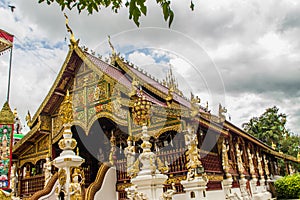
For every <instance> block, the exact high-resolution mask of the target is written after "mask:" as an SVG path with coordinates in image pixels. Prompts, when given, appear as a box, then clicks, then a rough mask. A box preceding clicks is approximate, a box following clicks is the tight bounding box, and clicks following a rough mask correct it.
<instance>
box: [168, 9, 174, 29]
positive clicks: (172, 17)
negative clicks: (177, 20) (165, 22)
mask: <svg viewBox="0 0 300 200" xmlns="http://www.w3.org/2000/svg"><path fill="white" fill-rule="evenodd" d="M169 15H170V18H169V28H170V27H171V24H172V22H173V19H174V13H173V11H172V10H170V13H169Z"/></svg>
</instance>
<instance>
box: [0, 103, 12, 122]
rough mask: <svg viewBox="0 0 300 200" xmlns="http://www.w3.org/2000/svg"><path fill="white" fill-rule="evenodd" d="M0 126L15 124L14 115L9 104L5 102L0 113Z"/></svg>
mask: <svg viewBox="0 0 300 200" xmlns="http://www.w3.org/2000/svg"><path fill="white" fill-rule="evenodd" d="M0 124H14V114H13V112H12V111H11V109H10V107H9V105H8V102H5V103H4V105H3V107H2V110H1V111H0Z"/></svg>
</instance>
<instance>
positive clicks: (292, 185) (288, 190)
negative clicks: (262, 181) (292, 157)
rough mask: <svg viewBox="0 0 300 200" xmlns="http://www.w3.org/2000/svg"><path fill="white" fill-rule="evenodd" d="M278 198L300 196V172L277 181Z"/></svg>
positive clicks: (295, 197)
mask: <svg viewBox="0 0 300 200" xmlns="http://www.w3.org/2000/svg"><path fill="white" fill-rule="evenodd" d="M275 188H276V193H277V197H278V199H289V198H290V199H297V198H300V174H299V173H298V174H294V175H289V176H285V177H283V178H281V179H278V180H277V181H276V182H275Z"/></svg>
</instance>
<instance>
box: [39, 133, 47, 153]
mask: <svg viewBox="0 0 300 200" xmlns="http://www.w3.org/2000/svg"><path fill="white" fill-rule="evenodd" d="M47 149H49V137H48V136H46V137H44V138H43V139H42V140H41V141H39V142H38V145H37V150H38V151H45V150H47Z"/></svg>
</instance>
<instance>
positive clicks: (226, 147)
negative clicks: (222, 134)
mask: <svg viewBox="0 0 300 200" xmlns="http://www.w3.org/2000/svg"><path fill="white" fill-rule="evenodd" d="M228 151H229V145H228V144H226V141H225V139H223V143H222V166H223V170H224V172H225V173H226V177H228V178H229V177H231V174H230V173H229V170H230V165H229V159H228Z"/></svg>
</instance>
